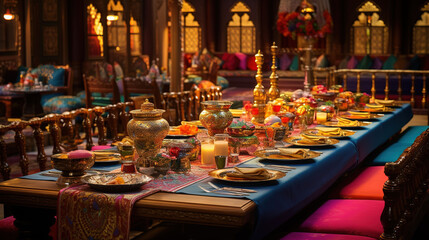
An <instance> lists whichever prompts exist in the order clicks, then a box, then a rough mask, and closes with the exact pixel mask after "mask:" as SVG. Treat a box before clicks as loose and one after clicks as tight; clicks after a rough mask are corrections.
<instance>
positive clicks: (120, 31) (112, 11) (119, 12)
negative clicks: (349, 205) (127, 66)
mask: <svg viewBox="0 0 429 240" xmlns="http://www.w3.org/2000/svg"><path fill="white" fill-rule="evenodd" d="M107 41H108V46H109V56H111V57H113V56H115V55H118V54H119V55H125V54H126V49H127V25H126V23H125V19H124V7H123V6H122V4H121V1H117V2H116V4H115V2H114V1H113V0H110V1H109V3H108V4H107Z"/></svg>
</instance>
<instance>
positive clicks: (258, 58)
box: [252, 50, 267, 123]
mask: <svg viewBox="0 0 429 240" xmlns="http://www.w3.org/2000/svg"><path fill="white" fill-rule="evenodd" d="M255 62H256V66H257V68H258V70H257V71H256V75H255V78H256V86H255V89H253V106H252V107H253V108H257V109H258V114H256V115H254V116H253V118H252V121H253V122H256V123H264V119H265V103H266V102H267V95H266V94H265V89H264V86H263V85H262V80H263V79H262V64H263V63H264V55H262V54H261V50H259V51H258V53H257V54H256V55H255Z"/></svg>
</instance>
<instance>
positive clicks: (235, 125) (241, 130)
mask: <svg viewBox="0 0 429 240" xmlns="http://www.w3.org/2000/svg"><path fill="white" fill-rule="evenodd" d="M255 130H256V128H255V124H253V123H251V122H247V121H244V120H240V119H234V120H233V121H232V123H231V125H230V126H229V127H228V128H227V129H226V131H227V132H228V134H229V135H230V136H231V137H248V136H252V135H253V134H254V133H255Z"/></svg>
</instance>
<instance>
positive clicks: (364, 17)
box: [351, 1, 389, 55]
mask: <svg viewBox="0 0 429 240" xmlns="http://www.w3.org/2000/svg"><path fill="white" fill-rule="evenodd" d="M358 12H360V14H359V16H358V19H357V20H356V21H355V22H354V23H353V27H352V29H351V31H352V33H351V36H352V52H353V53H354V54H358V55H365V54H386V53H387V51H388V49H387V47H388V42H389V29H388V27H387V26H386V25H385V24H384V22H383V20H381V19H380V16H379V15H378V12H380V9H379V8H378V7H377V6H376V5H375V4H374V3H372V2H371V1H368V2H366V3H365V4H364V5H362V6H361V7H360V8H359V9H358Z"/></svg>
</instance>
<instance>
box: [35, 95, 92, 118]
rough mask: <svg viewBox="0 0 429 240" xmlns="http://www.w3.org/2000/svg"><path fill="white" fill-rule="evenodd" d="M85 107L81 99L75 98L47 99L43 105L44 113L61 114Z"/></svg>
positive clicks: (58, 97)
mask: <svg viewBox="0 0 429 240" xmlns="http://www.w3.org/2000/svg"><path fill="white" fill-rule="evenodd" d="M82 107H85V103H84V102H83V101H82V99H81V98H79V97H76V96H57V97H53V98H51V99H49V100H48V101H47V102H45V103H44V104H43V111H44V112H45V113H58V114H60V113H63V112H65V111H71V110H75V109H78V108H82Z"/></svg>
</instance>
